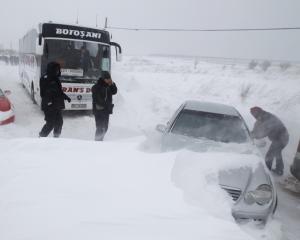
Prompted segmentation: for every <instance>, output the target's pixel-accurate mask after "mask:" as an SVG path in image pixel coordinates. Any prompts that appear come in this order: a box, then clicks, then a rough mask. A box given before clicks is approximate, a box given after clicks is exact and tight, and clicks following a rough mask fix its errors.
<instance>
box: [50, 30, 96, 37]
mask: <svg viewBox="0 0 300 240" xmlns="http://www.w3.org/2000/svg"><path fill="white" fill-rule="evenodd" d="M56 34H57V35H64V36H66V35H69V36H75V37H81V38H95V39H101V35H102V34H101V33H97V32H88V31H79V30H73V29H67V28H56Z"/></svg>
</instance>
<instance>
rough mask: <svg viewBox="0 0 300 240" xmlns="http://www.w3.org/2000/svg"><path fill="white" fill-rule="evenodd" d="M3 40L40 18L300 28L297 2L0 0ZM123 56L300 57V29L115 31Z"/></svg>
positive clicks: (0, 36) (119, 23) (112, 23)
mask: <svg viewBox="0 0 300 240" xmlns="http://www.w3.org/2000/svg"><path fill="white" fill-rule="evenodd" d="M0 4H1V8H0V31H1V34H0V43H2V44H3V45H4V46H5V47H9V46H10V43H12V45H13V47H14V48H16V47H17V44H18V39H19V38H20V37H22V35H24V34H25V33H26V31H28V30H29V29H30V28H32V27H36V26H37V24H38V23H39V22H43V21H49V20H51V21H56V22H62V23H75V21H76V16H77V11H78V14H79V24H80V25H87V26H92V27H94V26H95V25H96V15H97V14H98V25H99V26H101V27H102V26H104V19H105V17H108V19H109V25H110V26H116V27H137V28H138V27H142V28H187V29H188V28H202V29H210V28H266V27H300V1H299V0H119V1H118V0H107V1H104V0H83V1H74V0H47V1H44V0H39V1H36V0H25V1H20V0H19V1H17V0H0ZM111 33H112V36H113V41H115V42H118V43H120V44H121V45H122V47H123V50H124V54H139V55H141V54H175V55H199V56H216V57H235V58H261V59H278V60H281V59H286V60H296V61H300V30H292V31H275V32H218V33H216V32H197V33H186V32H181V33H170V32H143V31H139V32H134V31H133V32H130V31H120V30H111Z"/></svg>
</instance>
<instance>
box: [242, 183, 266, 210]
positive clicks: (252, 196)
mask: <svg viewBox="0 0 300 240" xmlns="http://www.w3.org/2000/svg"><path fill="white" fill-rule="evenodd" d="M271 199H272V187H271V186H270V185H268V184H262V185H259V186H258V187H257V188H256V190H254V191H250V192H247V194H246V195H245V202H246V203H248V204H253V203H255V202H256V203H257V204H259V205H265V204H268V203H269V202H270V201H271Z"/></svg>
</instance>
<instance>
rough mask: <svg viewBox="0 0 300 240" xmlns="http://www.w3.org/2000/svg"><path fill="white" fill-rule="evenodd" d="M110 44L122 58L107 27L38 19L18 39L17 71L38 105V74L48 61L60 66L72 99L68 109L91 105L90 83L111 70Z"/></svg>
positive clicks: (43, 70)
mask: <svg viewBox="0 0 300 240" xmlns="http://www.w3.org/2000/svg"><path fill="white" fill-rule="evenodd" d="M111 46H113V47H115V49H116V59H117V61H120V60H121V53H122V52H121V51H122V50H121V47H120V45H119V44H117V43H115V42H111V41H110V34H109V32H108V31H106V30H100V29H94V28H87V27H82V26H77V25H65V24H57V23H41V24H39V26H38V28H37V29H32V30H30V31H29V32H28V33H27V34H26V35H25V36H24V37H23V38H22V39H20V41H19V51H20V64H19V66H20V67H19V74H20V79H21V81H22V84H23V85H24V86H25V88H26V89H27V90H28V91H29V93H30V95H31V98H32V101H33V102H34V103H37V104H39V105H40V103H41V98H40V86H39V81H40V77H41V76H42V75H43V74H45V73H46V69H47V64H48V63H49V62H52V61H55V62H58V63H59V64H60V66H61V77H60V80H61V83H62V87H63V91H64V92H65V93H66V94H67V95H68V96H69V97H70V98H71V99H72V101H71V103H67V102H66V109H67V110H90V109H92V94H91V87H92V85H93V84H94V83H96V81H97V80H98V79H99V77H101V74H102V72H103V71H109V72H110V70H111Z"/></svg>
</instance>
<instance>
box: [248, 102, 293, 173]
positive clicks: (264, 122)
mask: <svg viewBox="0 0 300 240" xmlns="http://www.w3.org/2000/svg"><path fill="white" fill-rule="evenodd" d="M250 112H251V114H252V115H253V117H254V118H255V119H256V122H255V124H254V128H253V130H252V132H251V136H252V137H253V138H255V139H261V138H264V137H268V138H269V140H270V141H271V145H270V148H269V150H268V152H267V154H266V157H265V160H266V165H267V167H268V168H269V169H270V170H272V163H273V160H274V158H275V159H276V168H275V170H274V172H275V173H277V174H278V175H282V174H283V168H284V164H283V160H282V153H281V152H282V150H283V149H284V148H285V147H286V145H287V144H288V142H289V134H288V131H287V129H286V127H285V126H284V124H283V123H282V122H281V121H280V119H279V118H277V117H276V116H275V115H273V114H272V113H269V112H266V111H264V110H263V109H262V108H260V107H253V108H251V109H250Z"/></svg>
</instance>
